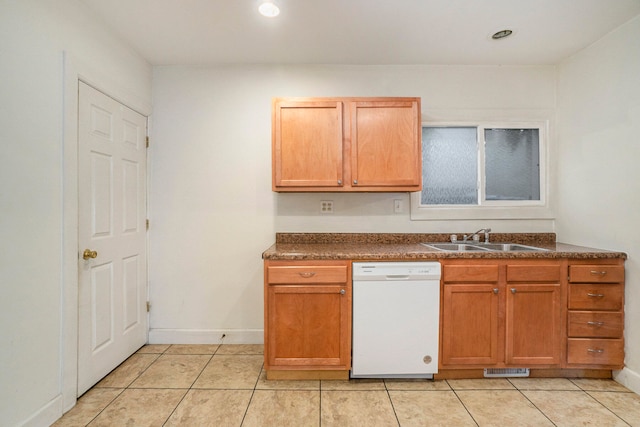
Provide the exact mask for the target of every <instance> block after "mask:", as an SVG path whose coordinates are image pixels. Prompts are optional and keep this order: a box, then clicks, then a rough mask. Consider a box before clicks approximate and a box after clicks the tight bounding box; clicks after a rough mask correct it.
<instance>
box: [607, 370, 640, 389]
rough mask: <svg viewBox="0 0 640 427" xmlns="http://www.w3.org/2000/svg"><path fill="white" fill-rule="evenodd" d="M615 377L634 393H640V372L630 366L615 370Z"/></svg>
mask: <svg viewBox="0 0 640 427" xmlns="http://www.w3.org/2000/svg"><path fill="white" fill-rule="evenodd" d="M613 379H614V380H616V381H617V382H619V383H620V384H622V385H623V386H625V387H626V388H628V389H629V390H631V391H633V392H634V393H637V394H640V374H639V373H638V372H635V371H632V370H631V369H629V368H624V369H622V370H621V371H613Z"/></svg>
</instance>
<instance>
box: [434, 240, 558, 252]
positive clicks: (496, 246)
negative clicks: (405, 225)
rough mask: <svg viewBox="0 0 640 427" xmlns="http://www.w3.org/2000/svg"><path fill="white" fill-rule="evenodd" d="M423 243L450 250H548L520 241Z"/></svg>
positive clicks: (438, 248) (440, 249)
mask: <svg viewBox="0 0 640 427" xmlns="http://www.w3.org/2000/svg"><path fill="white" fill-rule="evenodd" d="M422 244H423V245H424V246H427V247H429V248H432V249H437V250H439V251H449V252H536V251H538V252H542V251H547V250H548V249H544V248H539V247H536V246H527V245H521V244H519V243H478V242H456V243H442V242H434V243H422Z"/></svg>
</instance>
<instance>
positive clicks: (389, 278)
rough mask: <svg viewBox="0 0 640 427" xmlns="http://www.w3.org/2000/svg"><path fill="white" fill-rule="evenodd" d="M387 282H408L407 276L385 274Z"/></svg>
mask: <svg viewBox="0 0 640 427" xmlns="http://www.w3.org/2000/svg"><path fill="white" fill-rule="evenodd" d="M385 277H386V278H387V280H409V275H408V274H387V275H386V276H385Z"/></svg>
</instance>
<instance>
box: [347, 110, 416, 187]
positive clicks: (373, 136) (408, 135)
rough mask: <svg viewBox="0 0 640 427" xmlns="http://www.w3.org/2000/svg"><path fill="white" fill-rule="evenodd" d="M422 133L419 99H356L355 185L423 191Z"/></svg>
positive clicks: (353, 120) (353, 136)
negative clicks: (421, 189)
mask: <svg viewBox="0 0 640 427" xmlns="http://www.w3.org/2000/svg"><path fill="white" fill-rule="evenodd" d="M421 135H422V132H421V123H420V102H419V100H417V99H413V100H397V101H380V100H373V101H356V102H353V104H352V105H351V179H352V181H351V184H352V185H353V186H354V187H405V188H406V189H407V190H409V191H418V190H420V188H421V183H422V158H421V157H422V156H421V152H422V150H421V142H422V141H421ZM411 187H414V188H413V189H412V188H411ZM405 191H406V190H405Z"/></svg>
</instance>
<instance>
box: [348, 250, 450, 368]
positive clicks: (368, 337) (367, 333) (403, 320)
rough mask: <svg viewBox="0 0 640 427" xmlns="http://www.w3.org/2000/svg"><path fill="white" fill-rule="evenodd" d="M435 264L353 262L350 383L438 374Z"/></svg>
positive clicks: (437, 270)
mask: <svg viewBox="0 0 640 427" xmlns="http://www.w3.org/2000/svg"><path fill="white" fill-rule="evenodd" d="M440 272H441V267H440V263H439V262H373V263H372V262H354V263H353V355H352V356H353V357H352V368H351V378H433V374H435V373H437V372H438V341H439V319H440Z"/></svg>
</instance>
